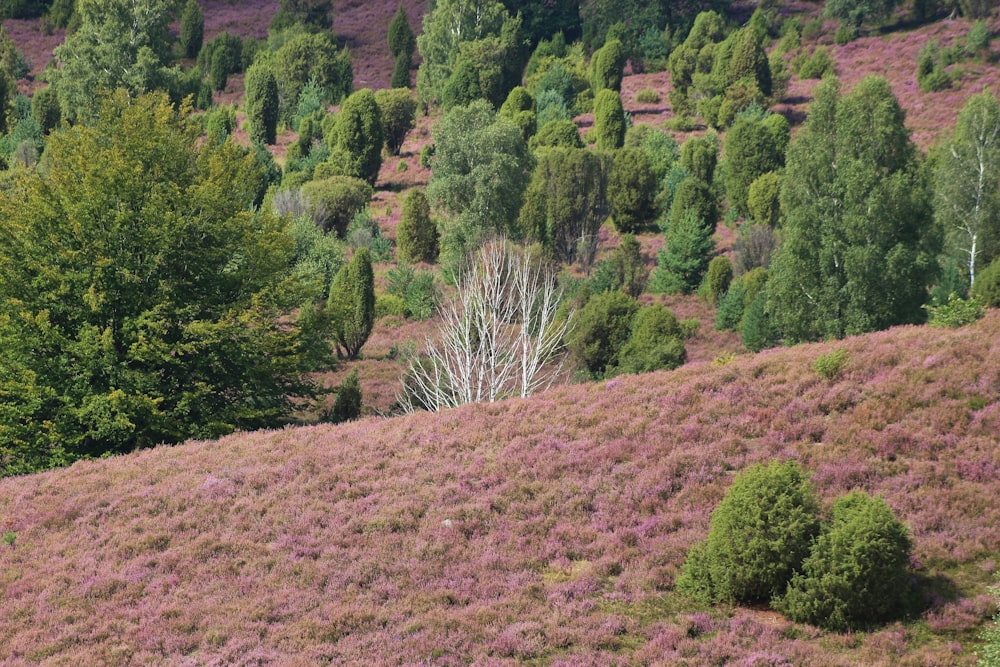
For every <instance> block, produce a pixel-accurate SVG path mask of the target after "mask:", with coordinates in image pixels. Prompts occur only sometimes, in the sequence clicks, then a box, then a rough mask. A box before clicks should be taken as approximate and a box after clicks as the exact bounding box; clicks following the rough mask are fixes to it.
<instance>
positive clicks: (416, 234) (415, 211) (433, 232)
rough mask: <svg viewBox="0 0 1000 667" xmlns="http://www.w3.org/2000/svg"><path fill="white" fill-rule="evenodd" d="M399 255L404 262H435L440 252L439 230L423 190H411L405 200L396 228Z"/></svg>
mask: <svg viewBox="0 0 1000 667" xmlns="http://www.w3.org/2000/svg"><path fill="white" fill-rule="evenodd" d="M396 244H397V246H398V247H399V257H400V259H401V260H402V261H404V262H433V261H434V258H435V257H437V253H438V230H437V226H436V225H435V224H434V221H433V220H431V207H430V203H429V202H428V201H427V195H425V194H424V193H423V191H422V190H411V191H410V193H409V194H408V195H406V199H404V200H403V214H402V217H401V218H400V221H399V227H397V228H396Z"/></svg>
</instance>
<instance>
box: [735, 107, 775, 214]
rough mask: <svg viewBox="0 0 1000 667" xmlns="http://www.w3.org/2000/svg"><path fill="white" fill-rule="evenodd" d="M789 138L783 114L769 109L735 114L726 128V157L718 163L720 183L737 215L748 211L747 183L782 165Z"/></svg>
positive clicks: (749, 183)
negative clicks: (720, 172) (720, 176)
mask: <svg viewBox="0 0 1000 667" xmlns="http://www.w3.org/2000/svg"><path fill="white" fill-rule="evenodd" d="M772 118H774V119H778V120H777V121H775V120H771V119H772ZM789 137H790V131H789V127H788V121H787V120H785V117H784V116H782V115H780V114H772V113H770V112H760V113H754V112H748V113H742V114H739V115H738V116H737V118H736V122H735V123H733V125H732V127H730V128H729V132H728V133H727V134H726V146H725V156H726V159H725V160H724V161H723V162H722V183H723V185H724V186H725V188H726V197H727V198H728V199H729V205H730V207H732V208H733V209H735V210H736V211H737V213H739V214H740V215H744V216H746V215H749V213H750V210H749V194H750V185H751V184H752V183H753V182H754V181H755V180H756V179H757V178H758V177H759V176H762V175H763V174H766V173H768V172H776V171H778V170H779V169H781V168H782V167H784V165H785V150H786V149H787V147H788V141H789Z"/></svg>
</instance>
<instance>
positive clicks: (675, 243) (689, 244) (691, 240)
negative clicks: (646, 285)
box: [650, 210, 715, 294]
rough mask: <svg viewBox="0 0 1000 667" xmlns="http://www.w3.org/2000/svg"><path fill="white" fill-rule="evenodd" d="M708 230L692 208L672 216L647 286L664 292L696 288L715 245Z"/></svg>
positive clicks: (679, 291) (708, 226)
mask: <svg viewBox="0 0 1000 667" xmlns="http://www.w3.org/2000/svg"><path fill="white" fill-rule="evenodd" d="M712 231H713V228H712V226H711V225H708V224H706V223H705V221H704V219H703V218H701V217H700V216H699V215H698V213H697V212H695V211H694V210H688V211H687V212H686V213H684V214H682V215H679V216H678V217H677V218H676V219H674V218H672V219H671V222H670V227H669V229H668V230H667V233H666V241H665V243H664V246H663V249H662V250H660V252H659V254H658V255H657V258H656V270H655V271H653V278H652V281H651V283H650V287H651V289H652V290H653V291H654V292H665V293H667V294H678V293H686V292H690V291H692V290H694V289H696V288H697V287H698V285H699V284H700V283H701V279H702V276H703V275H704V274H705V271H706V269H707V268H708V263H709V260H710V258H711V252H712V250H713V249H714V247H715V242H714V241H713V240H712Z"/></svg>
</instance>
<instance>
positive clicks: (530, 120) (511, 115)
mask: <svg viewBox="0 0 1000 667" xmlns="http://www.w3.org/2000/svg"><path fill="white" fill-rule="evenodd" d="M500 116H501V117H502V118H507V119H508V120H510V121H511V122H513V123H514V124H515V125H517V126H518V127H519V128H521V134H522V135H523V136H524V140H525V141H528V140H529V139H531V137H532V136H534V134H535V131H536V130H537V129H538V128H537V122H538V121H537V116H536V114H535V98H533V97H532V96H531V93H529V92H528V89H527V88H525V87H523V86H515V87H514V88H512V89H511V91H510V92H509V93H508V94H507V99H506V100H504V103H503V106H501V107H500Z"/></svg>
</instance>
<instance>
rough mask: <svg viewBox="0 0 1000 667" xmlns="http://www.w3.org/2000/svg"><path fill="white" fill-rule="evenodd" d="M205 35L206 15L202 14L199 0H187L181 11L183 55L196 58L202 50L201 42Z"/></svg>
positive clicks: (181, 46) (181, 48) (181, 45)
mask: <svg viewBox="0 0 1000 667" xmlns="http://www.w3.org/2000/svg"><path fill="white" fill-rule="evenodd" d="M204 37H205V16H204V14H202V11H201V5H200V4H198V0H187V2H185V3H184V11H183V12H181V40H180V45H179V46H180V50H181V55H182V56H183V57H185V58H195V57H197V56H198V52H199V51H201V42H202V40H203V39H204Z"/></svg>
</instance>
